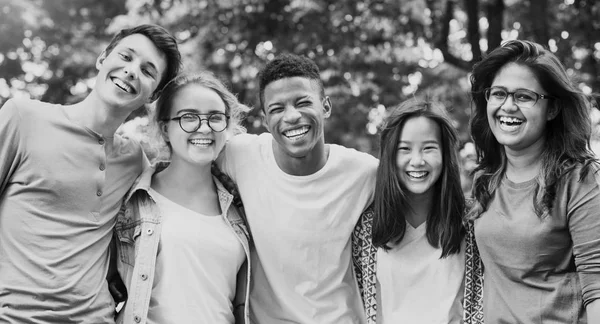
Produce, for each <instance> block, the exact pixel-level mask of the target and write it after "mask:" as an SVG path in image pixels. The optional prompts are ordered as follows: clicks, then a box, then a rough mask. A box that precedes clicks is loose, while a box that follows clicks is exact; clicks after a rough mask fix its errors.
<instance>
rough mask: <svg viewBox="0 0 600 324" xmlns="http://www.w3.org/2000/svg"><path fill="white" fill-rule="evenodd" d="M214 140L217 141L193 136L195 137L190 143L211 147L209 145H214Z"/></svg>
mask: <svg viewBox="0 0 600 324" xmlns="http://www.w3.org/2000/svg"><path fill="white" fill-rule="evenodd" d="M214 142H215V141H214V140H212V139H210V138H193V139H191V140H189V143H190V144H192V145H193V146H197V147H201V148H206V147H209V146H211V145H213V143H214Z"/></svg>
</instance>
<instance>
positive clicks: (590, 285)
mask: <svg viewBox="0 0 600 324" xmlns="http://www.w3.org/2000/svg"><path fill="white" fill-rule="evenodd" d="M574 173H575V174H574V176H576V177H577V179H572V180H571V184H570V185H571V190H570V192H571V195H570V199H569V204H568V222H569V231H570V233H571V238H572V240H573V254H574V256H575V265H576V267H577V273H578V275H579V279H580V281H581V290H582V295H583V303H584V305H587V304H588V303H590V302H592V301H593V300H595V299H600V178H599V176H598V172H597V170H596V168H593V169H592V170H591V171H590V172H589V173H588V174H587V175H586V177H584V178H583V179H579V178H580V176H579V174H577V172H574Z"/></svg>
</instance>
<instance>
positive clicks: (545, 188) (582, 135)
mask: <svg viewBox="0 0 600 324" xmlns="http://www.w3.org/2000/svg"><path fill="white" fill-rule="evenodd" d="M509 63H515V64H518V65H520V66H523V67H526V68H528V69H529V70H530V71H531V72H532V73H533V74H534V75H535V77H536V79H537V81H538V82H539V83H540V85H541V87H542V88H543V89H544V91H545V92H546V93H548V94H550V96H552V98H550V101H549V102H548V105H549V110H551V109H556V111H558V114H557V116H556V117H555V118H554V119H552V120H550V121H548V122H547V124H546V133H545V135H544V136H545V137H546V144H545V145H544V148H543V152H542V154H541V157H540V159H541V168H540V169H541V171H540V173H539V175H538V176H537V185H536V194H535V198H534V202H533V204H534V209H535V212H536V214H537V215H538V216H539V217H544V216H545V215H548V214H549V213H550V211H551V210H552V203H553V201H554V198H555V197H556V188H557V185H558V182H559V180H560V179H561V177H563V176H564V175H565V174H566V173H568V172H569V171H571V170H573V168H574V167H576V166H577V165H578V164H581V165H583V170H582V171H583V172H582V177H583V176H585V175H586V174H587V172H588V171H589V166H590V165H591V164H592V163H593V162H594V161H595V157H594V154H593V153H592V152H591V150H590V146H589V142H590V136H591V131H592V129H591V127H592V126H591V121H590V115H589V110H590V102H589V100H588V99H587V98H586V97H585V95H584V94H583V93H582V92H581V91H579V90H578V89H577V87H576V86H574V85H573V83H572V82H571V80H570V78H569V76H568V75H567V72H566V71H565V69H564V67H563V65H562V64H561V63H560V61H559V60H558V58H556V56H555V55H554V54H552V52H550V51H549V50H547V49H545V48H544V47H542V46H541V45H539V44H536V43H533V42H529V41H523V40H513V41H509V42H506V43H505V44H503V45H502V46H500V47H498V48H496V49H495V50H493V51H492V52H491V53H490V54H489V55H488V56H487V57H485V58H484V59H483V60H482V61H481V62H479V63H477V64H476V65H475V66H474V68H473V73H472V74H471V86H472V87H471V96H472V114H471V122H470V131H471V137H472V138H473V141H474V143H475V147H476V152H477V162H478V166H477V167H476V168H475V170H474V171H473V175H474V179H473V189H472V190H473V198H474V202H473V206H472V208H471V210H470V211H469V213H468V214H467V218H468V219H476V218H478V217H479V216H480V215H481V214H482V213H483V212H485V211H486V210H487V208H488V206H489V203H490V201H491V199H492V197H493V196H494V193H495V192H496V189H498V187H499V185H500V182H501V180H502V178H503V177H504V173H505V172H506V164H507V161H506V154H505V151H504V148H503V146H502V145H501V144H500V143H498V141H497V140H496V138H495V137H494V134H493V133H492V130H491V129H490V125H489V123H488V119H487V102H486V100H485V89H487V88H489V87H490V86H491V84H492V82H493V81H494V78H495V77H496V75H497V73H498V71H500V69H501V68H502V67H504V66H505V65H506V64H509Z"/></svg>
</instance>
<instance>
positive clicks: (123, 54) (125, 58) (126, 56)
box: [119, 53, 131, 62]
mask: <svg viewBox="0 0 600 324" xmlns="http://www.w3.org/2000/svg"><path fill="white" fill-rule="evenodd" d="M119 57H120V58H121V59H122V60H123V61H127V62H129V61H131V57H130V56H129V55H127V54H125V53H119Z"/></svg>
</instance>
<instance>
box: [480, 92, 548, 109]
mask: <svg viewBox="0 0 600 324" xmlns="http://www.w3.org/2000/svg"><path fill="white" fill-rule="evenodd" d="M492 89H499V90H502V91H504V92H506V97H504V100H503V101H502V102H501V103H499V104H498V106H502V105H504V103H505V102H506V99H508V97H509V96H512V99H513V102H514V103H515V105H517V106H522V105H523V104H522V103H519V102H518V101H517V100H515V93H517V92H522V91H525V92H527V93H530V94H532V95H534V96H535V101H534V102H533V104H532V105H531V107H533V106H535V104H537V102H538V100H540V99H552V98H553V97H551V96H549V95H543V94H539V93H537V92H535V91H533V90H529V89H523V88H519V89H516V90H515V91H508V89H506V88H505V87H489V88H487V89H485V94H484V97H485V101H487V102H490V100H489V99H490V93H491V92H492ZM531 107H528V108H531Z"/></svg>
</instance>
